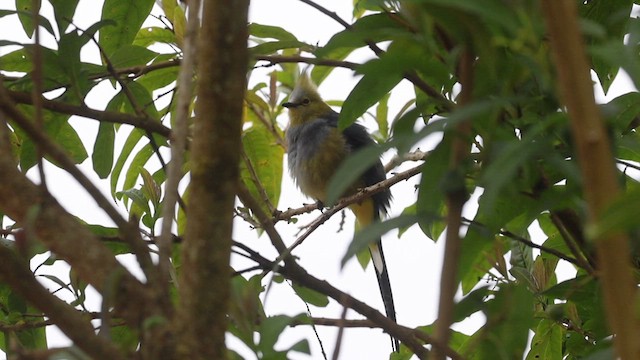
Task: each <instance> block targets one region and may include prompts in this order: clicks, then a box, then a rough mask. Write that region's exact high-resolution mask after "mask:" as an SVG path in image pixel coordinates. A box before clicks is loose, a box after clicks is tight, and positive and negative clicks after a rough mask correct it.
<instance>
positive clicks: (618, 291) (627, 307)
mask: <svg viewBox="0 0 640 360" xmlns="http://www.w3.org/2000/svg"><path fill="white" fill-rule="evenodd" d="M576 4H577V3H576V2H575V1H574V0H543V1H542V9H543V13H544V16H545V20H546V23H547V28H548V31H549V37H550V40H551V42H550V43H551V50H552V53H553V57H554V60H555V63H556V68H557V71H558V86H559V89H560V91H561V94H562V97H563V100H564V103H565V105H566V107H567V110H568V114H569V119H570V121H571V130H572V134H573V137H574V139H575V146H576V151H577V156H578V162H579V164H580V170H581V172H582V178H583V181H584V190H583V191H584V197H585V199H586V201H587V206H588V215H589V222H591V223H594V222H597V221H598V220H599V218H600V217H601V215H602V213H603V212H604V211H605V210H606V208H607V207H608V206H609V205H610V204H611V203H612V202H613V200H615V199H616V197H617V196H618V195H619V194H620V186H619V184H618V178H617V173H616V168H615V163H614V157H613V154H612V153H611V144H610V139H609V136H608V134H607V131H606V129H605V125H604V122H603V121H602V118H601V116H600V111H599V109H598V108H597V106H596V103H595V98H594V95H593V85H592V83H591V77H590V73H589V70H590V68H589V62H588V60H587V56H586V52H585V47H584V44H583V39H582V36H581V34H580V27H579V23H578V15H577V14H578V10H577V6H576ZM593 240H594V241H595V244H596V251H597V255H598V262H597V263H598V269H597V270H598V271H597V273H598V276H599V279H600V284H601V288H602V292H603V295H604V304H605V311H606V314H607V321H608V323H609V326H610V328H611V330H612V331H613V333H614V334H616V336H615V337H614V338H613V339H614V344H615V349H616V352H617V356H619V357H620V358H622V359H638V358H640V342H638V336H639V335H640V329H639V322H638V318H637V315H636V314H637V312H636V301H637V287H636V284H635V281H634V279H633V272H632V266H631V259H630V256H629V254H630V249H629V243H628V239H627V236H626V235H625V234H624V233H622V232H618V233H609V234H605V235H604V236H600V237H599V238H596V239H593Z"/></svg>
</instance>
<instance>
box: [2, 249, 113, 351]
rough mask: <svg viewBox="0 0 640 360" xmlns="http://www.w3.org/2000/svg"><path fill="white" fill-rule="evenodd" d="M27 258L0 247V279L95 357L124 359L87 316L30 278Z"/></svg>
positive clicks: (31, 276) (33, 278) (31, 275)
mask: <svg viewBox="0 0 640 360" xmlns="http://www.w3.org/2000/svg"><path fill="white" fill-rule="evenodd" d="M28 264H29V263H28V261H26V260H24V259H18V258H17V256H16V253H14V252H13V251H11V250H10V249H9V248H7V247H4V246H0V279H2V280H3V281H4V282H6V283H7V284H9V286H11V289H12V290H13V291H15V292H17V293H18V294H20V295H21V296H22V297H23V298H25V299H26V300H27V301H28V302H29V303H31V304H33V305H34V306H35V307H36V308H38V309H39V310H40V311H42V312H43V313H45V314H46V316H47V317H48V318H49V319H50V321H52V322H54V323H55V324H56V326H58V327H59V328H60V329H61V330H62V331H63V332H64V333H65V335H67V336H68V337H69V338H70V339H71V340H73V342H74V344H75V345H77V346H78V347H80V348H81V349H82V350H84V351H85V352H86V353H87V354H89V355H91V356H92V357H93V358H95V359H124V354H122V353H121V352H120V350H119V349H118V348H117V347H116V346H114V345H113V344H111V342H110V341H109V340H108V339H107V338H105V337H101V336H98V335H96V333H95V330H94V329H93V326H92V325H91V322H90V320H89V319H88V318H86V317H84V316H83V315H82V314H81V313H80V312H78V311H77V310H76V309H74V308H73V307H72V306H70V305H69V304H67V303H65V302H64V301H62V300H60V299H59V298H57V297H56V296H54V295H52V294H51V293H50V292H49V291H48V290H47V289H45V288H44V287H43V286H42V284H40V283H39V282H38V280H36V278H35V277H33V274H32V273H31V271H30V270H29V268H28Z"/></svg>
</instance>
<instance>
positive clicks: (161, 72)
mask: <svg viewBox="0 0 640 360" xmlns="http://www.w3.org/2000/svg"><path fill="white" fill-rule="evenodd" d="M158 60H159V59H158V58H156V60H154V61H153V62H152V64H156V63H158ZM178 71H179V67H178V66H170V67H166V68H163V69H157V70H153V71H150V72H148V73H146V74H144V75H142V76H141V77H139V78H137V79H136V83H138V84H140V85H142V86H144V87H145V88H146V89H147V90H149V91H150V92H153V91H155V90H158V89H160V88H163V87H165V86H168V85H170V84H171V83H174V82H175V81H176V79H177V78H178Z"/></svg>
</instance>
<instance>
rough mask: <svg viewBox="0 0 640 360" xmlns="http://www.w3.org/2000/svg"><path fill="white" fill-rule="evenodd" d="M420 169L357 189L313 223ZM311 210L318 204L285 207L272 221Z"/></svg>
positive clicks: (419, 166) (420, 167) (286, 218)
mask: <svg viewBox="0 0 640 360" xmlns="http://www.w3.org/2000/svg"><path fill="white" fill-rule="evenodd" d="M421 156H422V155H421ZM423 156H426V154H425V155H423ZM410 157H411V156H410ZM385 168H386V167H385ZM421 171H422V165H418V166H416V167H413V168H411V169H409V170H405V171H402V172H399V173H397V174H395V175H393V176H392V177H390V178H388V179H385V180H383V181H380V182H379V183H377V184H374V185H371V186H369V187H366V188H362V189H359V190H358V192H356V193H355V194H353V195H350V196H348V197H345V198H342V199H340V201H338V202H337V203H336V204H335V205H334V206H333V207H331V208H329V209H327V210H325V211H324V212H323V213H322V215H320V216H319V217H318V218H317V219H316V220H314V222H313V223H315V222H317V221H318V222H319V224H318V225H321V224H323V223H324V222H325V221H327V220H328V219H329V218H330V217H331V216H333V214H335V213H337V212H338V211H340V210H342V209H344V208H345V207H347V206H349V205H351V204H354V203H357V202H361V201H362V200H364V199H367V198H369V197H371V196H372V195H373V194H376V193H379V192H381V191H383V190H384V189H388V188H390V187H391V186H393V185H395V184H397V183H399V182H401V181H404V180H409V179H410V178H412V177H414V176H416V175H418V174H420V172H421ZM313 210H318V204H317V203H315V204H306V205H304V206H302V207H300V208H296V209H287V210H285V211H281V212H276V213H275V214H274V216H273V221H274V222H278V221H282V220H289V219H291V218H292V217H294V216H297V215H302V214H306V213H309V212H311V211H313ZM315 228H317V226H315V227H314V229H315ZM305 237H306V236H305Z"/></svg>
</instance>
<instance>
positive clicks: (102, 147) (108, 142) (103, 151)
mask: <svg viewBox="0 0 640 360" xmlns="http://www.w3.org/2000/svg"><path fill="white" fill-rule="evenodd" d="M115 140H116V130H115V126H114V125H113V124H112V123H108V122H100V126H99V127H98V135H97V136H96V142H95V144H94V146H93V152H92V153H91V162H92V164H93V170H94V171H95V172H96V174H97V175H98V176H99V177H100V178H101V179H106V178H107V176H109V174H110V173H111V168H112V166H113V156H114V144H115Z"/></svg>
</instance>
